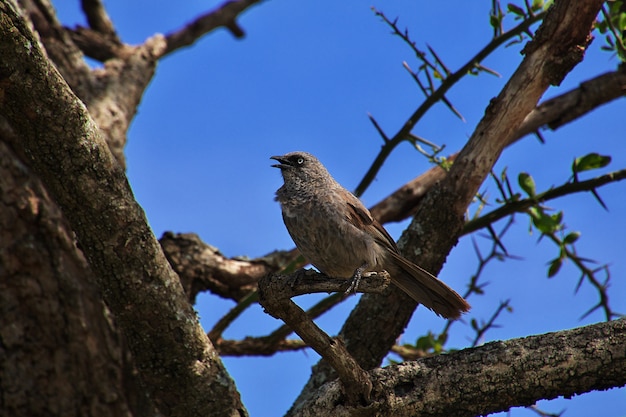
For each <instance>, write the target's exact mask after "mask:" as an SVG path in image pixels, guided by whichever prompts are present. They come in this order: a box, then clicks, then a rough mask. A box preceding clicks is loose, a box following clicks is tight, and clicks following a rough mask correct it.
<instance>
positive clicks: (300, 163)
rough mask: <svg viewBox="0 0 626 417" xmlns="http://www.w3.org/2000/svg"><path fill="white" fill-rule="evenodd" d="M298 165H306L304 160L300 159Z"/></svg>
mask: <svg viewBox="0 0 626 417" xmlns="http://www.w3.org/2000/svg"><path fill="white" fill-rule="evenodd" d="M296 163H297V164H298V165H302V164H304V158H298V160H297V161H296Z"/></svg>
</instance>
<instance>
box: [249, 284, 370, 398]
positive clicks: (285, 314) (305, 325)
mask: <svg viewBox="0 0 626 417" xmlns="http://www.w3.org/2000/svg"><path fill="white" fill-rule="evenodd" d="M281 281H282V280H280V279H279V278H278V277H276V276H271V275H268V276H266V277H264V278H262V279H261V280H260V281H259V303H260V304H261V305H262V306H263V308H265V311H266V312H267V313H268V314H270V315H272V316H273V317H276V318H279V319H281V320H283V321H284V322H285V323H286V324H287V325H288V326H289V327H291V328H292V329H294V331H295V332H296V333H297V334H298V336H300V337H301V338H302V340H304V341H305V342H306V343H307V344H308V345H309V346H311V347H312V348H313V349H314V350H315V351H316V352H317V353H319V354H320V355H321V356H322V357H323V358H324V359H326V361H328V363H330V365H331V366H332V367H333V368H334V369H335V370H336V371H337V373H338V374H339V378H340V379H341V381H342V382H343V389H344V390H345V394H346V397H347V400H348V402H349V403H350V404H352V405H364V404H367V403H369V400H370V392H371V390H372V383H371V381H370V379H369V376H368V375H367V373H366V372H365V371H364V370H363V369H362V368H361V367H360V366H359V364H358V363H357V362H356V361H355V360H354V358H352V356H350V354H349V353H348V352H347V350H346V348H345V346H344V344H343V342H342V341H341V339H332V338H331V337H329V336H328V335H327V334H326V333H324V332H323V331H322V330H321V329H320V328H319V327H317V326H316V325H315V324H314V323H313V321H311V319H310V318H309V317H308V316H307V314H306V313H305V312H304V311H302V309H301V308H300V307H298V306H297V305H296V304H295V303H294V302H293V301H291V300H290V299H289V298H283V295H284V292H283V290H284V287H285V285H284V284H283V283H282V282H281Z"/></svg>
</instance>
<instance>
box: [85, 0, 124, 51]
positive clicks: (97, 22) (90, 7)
mask: <svg viewBox="0 0 626 417" xmlns="http://www.w3.org/2000/svg"><path fill="white" fill-rule="evenodd" d="M81 6H82V8H83V12H84V13H85V16H86V17H87V23H89V26H90V27H91V28H92V29H93V30H95V31H97V32H100V33H102V34H104V35H107V37H109V38H111V39H112V40H114V39H115V40H117V41H118V42H119V39H118V38H117V34H116V33H115V27H114V26H113V22H111V19H110V18H109V15H108V13H107V12H106V10H105V9H104V5H103V4H102V2H101V1H100V0H82V1H81Z"/></svg>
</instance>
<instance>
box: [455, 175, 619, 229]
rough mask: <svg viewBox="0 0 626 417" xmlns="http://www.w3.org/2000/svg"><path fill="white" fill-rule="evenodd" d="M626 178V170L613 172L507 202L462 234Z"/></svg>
mask: <svg viewBox="0 0 626 417" xmlns="http://www.w3.org/2000/svg"><path fill="white" fill-rule="evenodd" d="M625 178H626V170H624V169H623V170H620V171H616V172H611V173H609V174H605V175H601V176H599V177H596V178H592V179H589V180H585V181H574V182H569V183H567V184H563V185H561V186H558V187H556V188H551V189H549V190H548V191H545V192H543V193H540V194H537V195H536V196H534V197H533V198H525V199H523V200H518V201H511V202H507V203H506V204H504V205H503V206H501V207H499V208H497V209H495V210H493V211H491V212H489V213H487V214H485V215H483V216H480V217H479V218H477V219H475V220H470V221H469V222H467V223H466V224H465V226H464V227H463V232H462V234H464V235H466V234H469V233H472V232H475V231H476V230H478V229H482V228H483V227H486V226H488V225H490V224H492V223H494V222H497V221H498V220H500V219H502V218H504V217H506V216H510V215H511V214H513V213H520V212H522V211H525V210H526V209H528V208H530V207H532V206H533V205H535V204H537V203H541V202H544V201H548V200H553V199H555V198H559V197H563V196H566V195H569V194H574V193H579V192H584V191H592V190H595V189H596V188H598V187H601V186H603V185H606V184H610V183H613V182H617V181H622V180H623V179H625Z"/></svg>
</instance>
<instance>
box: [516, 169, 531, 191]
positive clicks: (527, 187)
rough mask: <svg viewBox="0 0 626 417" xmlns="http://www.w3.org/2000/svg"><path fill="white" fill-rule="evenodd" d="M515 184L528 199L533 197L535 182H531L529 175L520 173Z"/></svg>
mask: <svg viewBox="0 0 626 417" xmlns="http://www.w3.org/2000/svg"><path fill="white" fill-rule="evenodd" d="M517 182H518V183H519V186H520V187H522V190H524V192H525V193H526V194H528V196H529V197H534V196H535V180H533V177H531V176H530V174H528V173H527V172H520V174H519V175H518V177H517Z"/></svg>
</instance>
